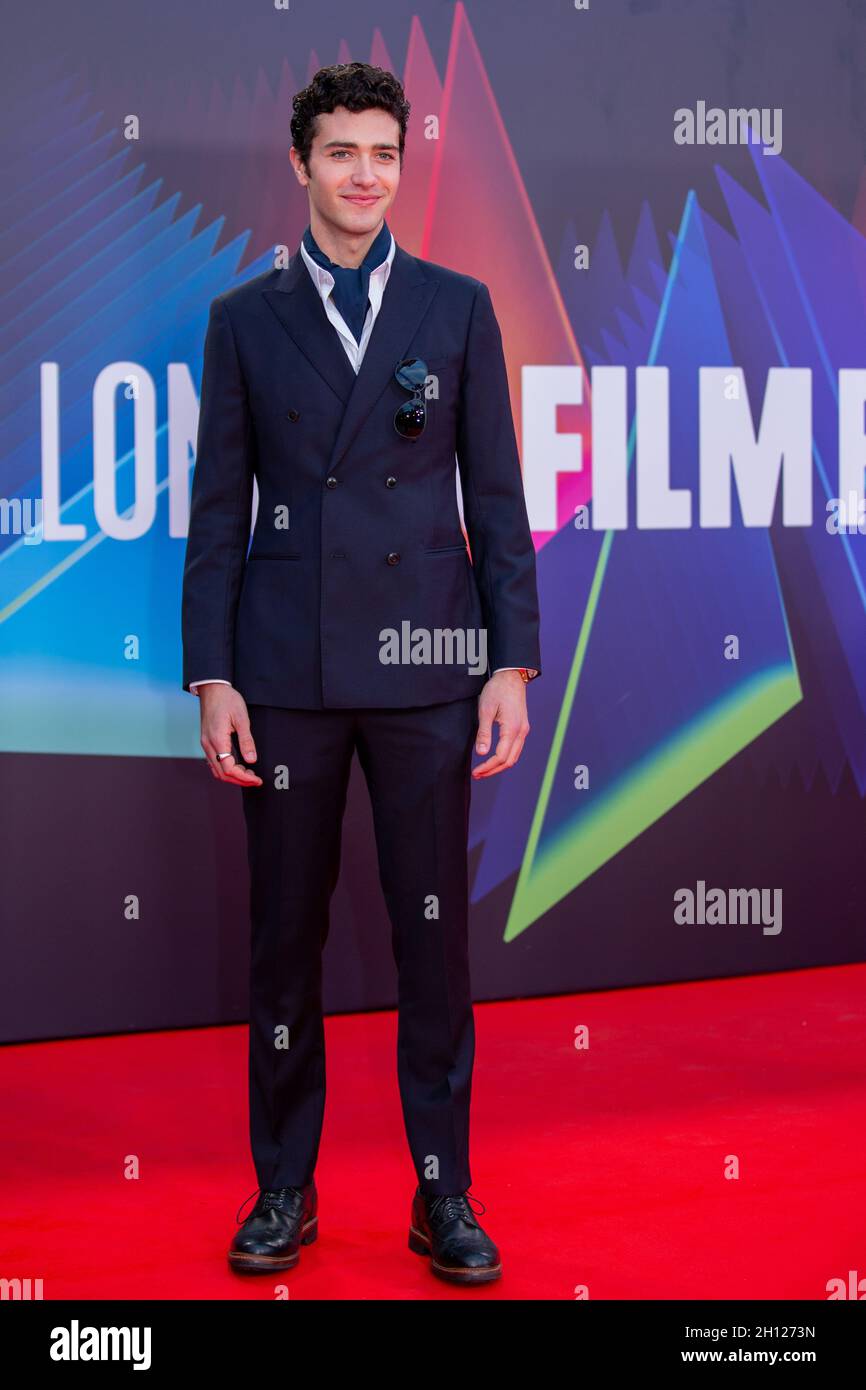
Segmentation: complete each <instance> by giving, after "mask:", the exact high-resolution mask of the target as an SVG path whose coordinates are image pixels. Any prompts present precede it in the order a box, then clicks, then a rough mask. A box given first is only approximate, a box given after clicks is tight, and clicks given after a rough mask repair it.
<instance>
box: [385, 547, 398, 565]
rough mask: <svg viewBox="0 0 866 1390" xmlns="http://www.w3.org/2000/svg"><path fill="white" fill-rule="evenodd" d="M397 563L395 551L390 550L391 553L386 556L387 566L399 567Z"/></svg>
mask: <svg viewBox="0 0 866 1390" xmlns="http://www.w3.org/2000/svg"><path fill="white" fill-rule="evenodd" d="M399 563H400V556H399V555H398V554H397V552H396V550H392V551H391V554H390V555H389V556H388V564H389V565H399Z"/></svg>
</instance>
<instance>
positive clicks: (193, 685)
mask: <svg viewBox="0 0 866 1390" xmlns="http://www.w3.org/2000/svg"><path fill="white" fill-rule="evenodd" d="M396 245H397V243H396V242H395V240H394V233H393V232H392V233H391V245H390V247H389V248H388V254H387V256H386V257H385V259H384V261H382V263H381V265H377V266H376V267H375V268H374V269H373V270H371V271H370V287H369V290H368V299H369V304H368V306H367V317H366V318H365V320H364V328H363V330H362V333H361V341H360V342H359V343H358V342H356V341H355V338H354V335H353V334H352V333H351V332H350V330H349V328H348V327H347V326H346V320H345V319H344V318H343V315H342V314H341V313H340V311H339V309H338V308H337V306H336V304H335V303H334V298H333V295H332V293H331V291H332V290H333V288H334V277H333V275H332V274H331V272H330V271H329V270H326V269H325V267H324V266H323V265H319V262H318V261H314V260H313V258H312V256H311V255H310V253H309V251H308V250H307V248H306V246H305V245H304V243H303V241H301V255H302V256H303V258H304V264H305V265H306V267H307V269H308V271H309V272H310V275H311V276H312V280H313V284H314V285H315V287H316V289H317V290H318V292H319V296H320V298H321V300H322V303H323V304H324V306H325V313H326V314H327V316H328V318H329V319H330V321H331V323H332V324H333V325H334V328H335V329H336V331H337V333H338V334H339V337H340V342H341V343H342V344H343V347H344V348H345V349H346V355H347V357H348V358H349V361H350V362H351V364H352V367H353V368H354V370H355V373H356V374H357V372H359V371H360V368H361V363H362V362H363V360H364V353H365V352H366V351H367V344H368V343H369V341H370V334H371V333H372V332H373V324H374V323H375V322H376V315H377V314H378V312H379V310H380V309H381V307H382V296H383V294H384V293H385V286H386V285H387V283H388V276H389V275H390V274H391V264H392V262H393V260H394V251H395V249H396ZM517 669H518V667H516V666H497V668H496V670H497V671H516V670H517ZM494 674H495V673H494ZM532 674H533V675H534V674H535V672H532ZM200 685H231V681H226V680H220V679H219V678H215V677H211V678H203V679H202V680H200V681H191V682H190V687H189V688H190V692H191V693H192V694H193V695H197V694H198V687H199V686H200Z"/></svg>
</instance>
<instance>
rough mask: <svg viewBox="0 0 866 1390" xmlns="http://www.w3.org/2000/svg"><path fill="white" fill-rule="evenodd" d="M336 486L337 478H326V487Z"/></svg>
mask: <svg viewBox="0 0 866 1390" xmlns="http://www.w3.org/2000/svg"><path fill="white" fill-rule="evenodd" d="M336 486H337V479H336V478H326V479H325V487H336Z"/></svg>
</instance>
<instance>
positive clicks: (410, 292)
mask: <svg viewBox="0 0 866 1390" xmlns="http://www.w3.org/2000/svg"><path fill="white" fill-rule="evenodd" d="M284 277H285V286H281V287H280V288H279V289H276V290H264V291H263V294H264V297H265V299H266V300H267V301H268V304H269V305H270V306H271V308H272V309H273V311H274V313H275V314H276V315H277V317H278V319H279V320H280V322H281V323H282V325H283V327H284V328H285V330H286V332H287V333H288V334H289V336H290V337H291V338H292V340H293V341H294V342H295V344H296V345H297V347H298V348H299V349H300V351H301V352H302V353H303V354H304V356H305V357H307V358H308V359H309V361H310V362H311V363H312V364H313V366H314V367H315V368H316V370H317V371H318V372H319V374H320V375H321V376H323V377H324V379H325V380H326V381H327V383H328V385H329V386H330V387H331V388H332V389H333V390H334V391H335V392H336V394H337V396H338V397H339V398H340V400H341V401H342V402H343V405H344V410H343V414H342V418H341V420H340V427H339V429H338V431H337V437H336V439H335V440H334V447H333V449H332V451H331V457H330V459H329V460H328V466H327V472H328V473H329V474H330V473H333V471H334V469H335V468H336V467H337V464H338V463H339V462H340V460H341V458H342V457H343V455H344V454H345V453H346V450H347V449H348V448H349V445H350V444H351V443H352V440H353V439H354V438H355V435H356V434H357V433H358V430H359V429H360V428H361V426H362V425H363V423H364V421H365V420H366V418H367V416H368V415H369V414H370V411H371V410H372V409H373V406H374V405H375V404H376V401H377V400H378V399H379V397H380V396H381V394H382V392H383V391H384V390H385V387H386V386H387V385H388V382H389V381H390V380H391V379H392V377H393V375H394V368H395V367H396V365H397V363H398V362H399V361H400V360H401V358H403V357H406V356H407V355H408V349H409V345H410V344H411V342H412V339H413V338H414V337H415V335H416V333H417V331H418V328H419V327H420V324H421V321H422V319H423V318H424V315H425V314H426V313H427V310H428V309H429V307H430V304H431V302H432V300H433V296H434V295H435V293H436V290H437V289H438V285H437V283H436V281H435V280H428V279H427V277H426V276H425V275H424V273H423V271H422V269H421V266H420V264H419V262H418V261H417V259H416V258H415V257H414V256H411V255H409V253H408V252H407V251H404V250H403V249H402V248H401V247H400V246H399V245H397V246H395V248H394V259H393V261H392V263H391V272H390V274H389V276H388V283H387V284H386V286H385V293H384V295H383V296H382V303H381V305H380V307H379V313H378V314H377V316H376V322H375V323H374V325H373V332H372V333H371V334H370V341H369V342H368V344H367V350H366V352H365V353H364V359H363V361H362V363H361V368H360V371H359V372H358V373H357V374H356V373H355V370H354V368H353V367H352V364H351V362H350V361H349V359H348V357H347V356H346V350H345V348H344V347H343V345H342V343H341V342H340V339H339V336H338V334H337V333H336V332H335V331H334V327H333V325H332V324H331V322H330V321H329V319H328V317H327V315H326V313H325V306H324V304H323V303H322V301H321V299H320V298H319V294H318V291H317V289H316V287H315V285H314V284H313V282H312V279H311V278H310V273H309V271H308V270H307V267H306V265H305V264H304V261H303V258H302V256H301V253H300V251H296V252H295V254H294V256H293V257H292V260H291V261H290V263H289V265H288V266H287V268H286V270H285V271H284ZM406 399H407V400H408V399H409V397H408V395H407V396H406Z"/></svg>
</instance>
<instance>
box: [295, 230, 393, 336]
mask: <svg viewBox="0 0 866 1390" xmlns="http://www.w3.org/2000/svg"><path fill="white" fill-rule="evenodd" d="M303 240H304V250H305V251H308V252H309V254H310V256H311V257H312V259H313V260H314V261H316V262H318V264H319V265H320V266H323V267H324V268H325V270H328V271H330V273H331V274H332V275H333V277H334V288H333V290H332V291H331V294H332V296H333V299H334V303H335V304H336V306H337V308H338V309H339V311H340V313H341V314H342V315H343V318H344V319H345V321H346V327H347V328H348V329H349V332H350V333H351V334H352V336H353V338H354V339H355V342H356V343H360V341H361V334H362V333H363V331H364V320H365V319H366V317H367V303H368V299H369V290H370V271H371V270H375V269H376V267H377V266H379V265H381V264H382V262H383V261H384V260H386V259H387V256H388V251H389V250H390V247H391V233H390V231H389V229H388V224H387V222H385V221H384V220H383V222H382V227H381V230H380V231H379V234H378V236H376V237H375V238H374V239H373V241H372V242H371V244H370V247H369V249H368V251H367V254H366V256H365V257H364V259H363V261H362V262H361V264H360V265H359V266H346V265H335V264H334V262H333V261H332V260H329V259H328V257H327V256H326V255H325V253H324V251H323V250H322V249H321V247H320V246H319V245H318V244H317V242H316V241H315V239H314V237H313V233H312V232H311V231H310V228H309V226H308V227H307V230H306V231H305V232H304V238H303Z"/></svg>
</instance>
